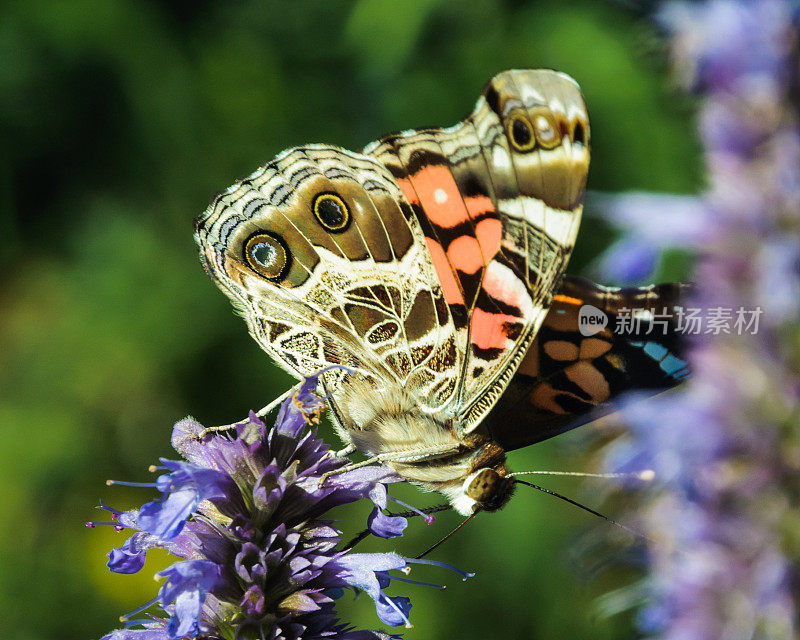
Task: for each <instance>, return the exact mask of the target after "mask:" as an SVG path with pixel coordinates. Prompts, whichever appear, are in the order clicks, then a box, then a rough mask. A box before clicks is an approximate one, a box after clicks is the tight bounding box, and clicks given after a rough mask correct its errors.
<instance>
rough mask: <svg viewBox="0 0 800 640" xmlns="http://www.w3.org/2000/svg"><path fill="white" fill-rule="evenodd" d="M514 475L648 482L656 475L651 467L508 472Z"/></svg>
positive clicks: (510, 475)
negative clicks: (612, 470)
mask: <svg viewBox="0 0 800 640" xmlns="http://www.w3.org/2000/svg"><path fill="white" fill-rule="evenodd" d="M515 476H572V477H575V478H629V479H631V480H644V481H646V482H649V481H650V480H653V479H654V478H655V477H656V472H655V471H653V470H652V469H645V470H644V471H632V472H630V473H584V472H582V471H515V472H514V473H509V474H508V477H509V478H513V477H515Z"/></svg>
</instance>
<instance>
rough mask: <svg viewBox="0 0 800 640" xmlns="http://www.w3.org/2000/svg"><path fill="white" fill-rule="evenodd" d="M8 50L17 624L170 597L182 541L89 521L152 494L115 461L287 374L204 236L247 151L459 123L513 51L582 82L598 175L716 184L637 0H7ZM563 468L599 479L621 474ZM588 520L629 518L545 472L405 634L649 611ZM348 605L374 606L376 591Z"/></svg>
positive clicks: (562, 443) (58, 629)
mask: <svg viewBox="0 0 800 640" xmlns="http://www.w3.org/2000/svg"><path fill="white" fill-rule="evenodd" d="M0 52H2V58H1V59H2V63H1V64H0V127H1V128H2V154H0V182H1V183H2V187H3V188H2V217H0V237H2V240H3V241H2V243H0V261H2V281H0V394H1V396H0V429H1V430H2V432H1V433H2V441H1V442H2V444H1V445H0V513H2V519H1V520H0V621H1V622H2V628H4V629H6V633H8V634H9V636H12V637H14V638H15V639H16V640H33V639H36V640H44V639H56V638H58V639H60V640H69V639H72V638H75V639H81V640H84V639H86V638H98V637H100V636H101V635H103V634H104V633H105V632H106V631H108V630H110V629H112V628H114V627H116V626H118V623H117V616H118V615H119V614H121V613H123V612H125V611H128V610H130V609H133V608H134V607H136V606H138V605H139V604H141V603H142V602H144V601H146V600H148V599H150V598H151V597H152V595H153V594H154V591H155V589H156V585H155V583H154V582H153V581H152V574H153V571H155V570H157V569H159V568H160V567H161V566H163V563H164V558H163V557H162V558H159V557H158V556H157V554H154V557H153V558H151V561H150V562H149V563H148V565H147V567H146V568H145V571H143V572H142V574H141V575H137V576H117V575H112V574H110V573H109V572H108V571H107V570H106V568H105V560H106V558H105V553H106V551H107V550H108V549H109V548H110V547H112V546H118V545H119V544H121V543H122V541H123V540H124V537H125V534H118V533H115V532H114V531H113V530H111V529H110V528H101V529H94V530H88V529H85V528H84V527H83V522H84V521H86V520H88V519H91V518H96V517H98V516H100V513H99V512H95V511H93V509H92V506H93V505H95V504H97V501H98V499H100V498H102V499H104V500H105V501H107V502H109V503H111V504H113V505H114V506H117V507H121V508H130V507H134V506H137V505H140V504H141V503H142V502H144V501H146V500H148V499H150V497H151V494H150V493H149V492H148V491H147V490H125V489H123V488H108V487H106V486H105V485H104V481H105V479H106V478H109V477H113V478H119V479H126V480H147V479H148V475H149V474H147V471H146V469H147V466H148V465H149V464H151V463H152V462H154V461H155V459H156V458H157V457H158V456H170V455H174V454H172V452H171V450H170V448H169V433H170V429H171V425H172V423H173V422H174V421H176V420H177V419H179V418H181V417H183V416H185V415H186V414H192V415H194V416H195V417H197V418H198V419H199V420H200V421H201V422H203V423H205V424H221V423H227V422H230V421H231V420H232V419H236V418H240V417H242V416H244V415H245V414H246V411H247V409H249V408H257V407H260V406H262V405H263V404H265V402H266V401H267V400H269V399H271V398H272V397H274V396H275V395H277V394H278V393H279V392H280V391H282V390H284V389H285V388H286V387H287V385H288V379H287V378H286V376H284V375H283V374H280V373H278V372H276V370H275V369H274V368H273V367H272V366H271V365H270V363H269V362H268V361H267V359H266V357H265V356H264V355H263V354H262V353H261V352H260V351H259V349H258V348H257V346H256V345H255V343H254V342H252V341H251V339H250V338H249V337H248V335H247V333H246V331H245V328H244V325H243V323H242V322H241V320H240V319H238V318H236V317H235V316H234V315H233V313H232V312H231V309H230V308H229V304H228V302H227V300H226V299H225V298H224V296H223V295H222V294H220V293H219V292H218V291H217V290H216V289H215V287H214V286H213V285H212V284H211V282H210V281H209V280H208V279H207V278H206V276H205V274H204V273H203V270H202V269H201V268H200V265H199V264H198V261H197V256H196V251H195V247H194V243H193V240H192V219H193V217H194V216H196V215H197V214H198V213H200V212H201V211H202V210H203V209H204V208H205V206H206V204H207V202H208V201H209V200H210V198H211V197H212V196H213V195H214V193H215V192H217V191H219V190H221V189H223V188H224V187H226V186H227V185H228V184H230V183H231V182H232V181H233V180H234V179H235V178H236V177H238V176H241V175H245V174H247V173H249V172H250V171H252V170H253V169H254V168H255V167H256V166H258V165H260V164H262V163H263V162H264V161H265V160H267V159H269V158H270V157H271V156H273V155H274V154H276V153H277V152H279V151H281V150H282V149H284V148H286V147H289V146H292V145H298V144H304V143H309V142H328V143H334V144H339V145H342V146H344V147H347V148H349V149H354V150H355V149H359V148H361V147H362V146H363V145H364V144H366V143H367V142H369V141H370V140H372V139H374V138H375V137H377V136H378V135H380V134H381V133H384V132H387V131H390V130H397V129H404V128H408V127H414V126H421V125H432V124H435V125H450V124H453V123H455V122H456V121H458V120H460V119H461V118H462V117H463V116H464V115H465V114H466V113H468V112H469V110H470V109H471V108H472V105H473V103H474V101H475V99H476V98H477V96H478V94H479V91H480V89H481V87H482V86H483V84H484V82H485V81H486V80H487V79H488V78H490V77H491V76H492V75H493V74H494V73H496V72H497V71H499V70H502V69H505V68H510V67H540V66H541V67H552V68H556V69H560V70H563V71H566V72H567V73H569V74H571V75H572V76H573V77H575V78H576V79H577V80H578V82H579V83H580V84H581V86H582V88H583V90H584V93H585V96H586V100H587V103H588V105H589V110H590V117H591V120H592V134H593V161H592V168H591V171H590V176H589V188H590V189H594V190H602V191H622V190H629V189H650V190H657V191H660V190H664V191H679V192H686V191H691V190H692V189H693V188H694V187H695V186H696V183H697V175H698V170H697V166H698V161H697V153H696V143H695V140H694V138H693V126H692V123H691V110H690V105H687V104H681V103H679V102H677V100H676V98H674V97H673V96H672V95H671V93H670V90H669V85H668V79H667V78H666V77H665V71H664V68H665V63H664V61H663V60H662V59H661V57H660V52H659V50H658V46H657V39H656V38H655V34H654V33H653V32H652V31H651V30H650V27H649V26H648V24H647V23H646V22H643V21H642V20H641V19H640V18H637V17H635V16H634V15H632V14H631V13H629V12H627V11H626V9H625V8H624V7H623V6H622V5H620V4H612V3H600V2H596V1H585V2H570V3H565V2H559V1H555V0H554V1H539V2H523V1H521V0H516V1H514V0H506V1H505V2H499V1H491V0H475V1H471V2H463V1H458V0H417V1H416V2H401V1H399V0H358V1H344V0H310V1H308V0H298V1H296V2H278V1H257V0H251V1H230V2H208V1H198V0H195V1H194V2H189V1H188V0H184V1H180V2H156V1H155V0H153V1H144V0H143V1H139V2H135V1H133V0H127V1H126V0H116V1H111V0H108V1H101V0H58V1H57V2H53V1H45V0H22V1H18V2H8V1H7V2H5V3H4V7H3V18H2V21H0ZM613 233H614V232H613V230H612V229H610V228H609V227H607V226H606V225H604V224H603V223H602V221H600V220H598V219H596V218H593V219H589V220H587V221H586V222H585V224H584V227H583V229H582V232H581V234H580V236H579V241H578V248H577V252H576V256H575V258H574V259H573V263H572V264H571V269H570V270H571V272H572V273H583V274H586V273H587V269H588V266H589V265H590V264H591V260H592V259H593V258H594V257H596V256H597V254H598V253H599V252H600V251H601V250H602V249H603V248H604V246H606V245H607V244H608V242H609V241H610V240H611V239H612V238H613ZM662 271H663V270H662ZM660 275H661V276H663V277H665V278H670V277H676V276H679V275H680V274H675V273H670V272H669V269H666V271H664V273H662V274H660ZM326 437H328V438H331V439H332V435H331V434H330V433H326ZM582 446H583V445H582V440H581V434H569V435H567V436H563V437H562V438H559V439H557V440H556V441H552V442H548V443H544V444H542V445H539V446H537V447H534V448H532V449H531V450H530V451H520V452H515V453H513V454H512V455H511V465H512V466H513V468H515V469H537V468H538V469H542V468H555V469H580V468H586V465H587V464H588V461H587V460H586V457H585V456H584V455H583V454H582ZM547 486H550V487H552V488H554V489H557V490H561V491H564V492H567V493H569V494H570V495H573V496H576V495H579V496H581V497H582V498H583V499H584V500H586V501H587V502H588V503H589V504H591V505H594V506H596V505H597V504H599V502H600V500H601V498H602V495H603V494H604V492H605V487H602V486H598V485H589V487H590V488H589V489H588V491H587V489H586V487H583V488H582V487H580V486H579V485H577V484H575V483H569V482H555V481H552V482H548V483H547ZM592 486H594V487H596V488H595V489H592V488H591V487H592ZM401 493H402V495H403V497H405V498H406V499H407V500H411V501H413V502H414V503H415V504H417V505H422V504H432V503H433V502H435V497H433V496H423V495H421V494H419V493H418V492H417V491H416V490H415V489H413V488H410V487H409V488H406V489H405V490H404V491H401ZM368 510H369V507H368V505H359V506H358V507H356V508H355V511H357V512H358V513H351V514H347V515H348V517H349V518H351V519H352V518H356V519H358V521H359V522H361V521H363V520H362V519H363V518H364V517H365V516H366V513H367V512H368ZM457 521H458V518H457V517H455V516H453V515H452V514H443V515H441V516H440V517H439V518H438V520H437V523H436V524H435V525H433V526H431V527H425V525H424V524H422V523H420V522H412V525H411V527H410V528H409V532H408V534H407V536H406V537H405V538H402V539H400V540H398V541H391V542H388V543H382V542H376V543H375V544H373V546H372V547H371V548H374V549H386V548H397V549H399V550H401V551H403V552H405V553H406V554H411V555H413V554H414V553H416V552H418V551H420V550H421V549H422V548H424V546H426V545H427V544H428V543H430V542H431V541H433V540H435V539H436V538H438V537H439V536H440V535H442V533H443V532H445V531H447V530H449V528H450V527H451V526H453V525H454V524H455V523H456V522H457ZM346 528H348V530H351V529H354V527H353V525H352V524H348V525H346ZM587 529H588V530H601V531H603V532H606V533H607V529H603V528H602V524H600V523H599V522H596V521H593V520H591V518H590V517H589V516H588V515H587V514H585V513H582V512H580V511H578V510H577V509H573V508H571V507H569V506H568V505H565V504H563V503H560V502H557V501H555V500H554V499H552V498H550V497H548V496H544V495H540V494H536V493H534V492H533V491H531V492H529V493H522V492H521V491H520V492H519V495H518V496H517V497H516V499H515V500H513V501H512V503H511V504H510V505H509V506H508V507H507V508H506V509H505V510H504V511H503V512H502V513H500V514H496V515H492V516H486V517H482V518H479V519H478V520H477V521H476V522H474V523H472V524H471V525H470V527H469V528H468V529H467V530H466V531H464V532H463V534H462V535H460V536H459V537H457V538H455V539H453V540H451V541H450V542H449V543H448V544H447V545H446V546H445V547H443V548H442V549H441V551H440V552H438V553H437V557H438V558H440V559H444V560H450V561H451V562H454V563H455V564H457V565H458V566H460V567H462V568H464V569H469V570H472V571H476V572H477V573H478V576H477V578H475V579H473V580H471V581H469V582H467V583H465V584H462V583H460V582H457V581H456V582H453V581H452V580H450V587H449V588H448V589H447V590H446V591H444V592H438V591H432V590H424V589H421V588H413V587H412V588H410V589H408V590H407V591H408V592H410V595H411V596H412V599H413V601H414V603H415V609H414V611H413V613H412V619H413V621H414V622H415V628H414V629H413V630H410V631H407V632H406V633H407V637H408V638H411V639H414V638H417V639H421V638H434V637H454V638H482V639H485V638H492V637H500V636H501V635H502V637H504V638H537V639H541V640H546V639H558V640H562V639H565V638H593V639H596V640H602V639H605V638H633V637H635V633H634V632H633V631H632V630H631V621H630V618H629V617H628V616H627V615H625V614H623V615H617V616H613V617H610V618H606V617H602V616H600V615H598V607H597V598H598V596H600V595H602V594H604V593H606V592H608V591H609V590H611V589H616V588H618V587H622V586H624V585H626V584H630V583H631V582H633V581H634V580H635V579H636V574H635V572H633V571H629V570H622V569H614V570H607V571H600V572H598V571H597V568H598V567H599V566H602V565H604V564H605V560H606V558H605V557H604V554H610V553H611V551H609V548H610V545H606V544H605V543H604V542H603V541H601V542H600V543H599V544H594V545H593V546H592V547H591V548H590V549H589V550H588V551H587V550H586V548H585V547H586V544H585V540H586V536H585V535H583V533H582V532H585V531H586V530H587ZM366 548H370V547H365V549H366ZM581 549H583V550H581ZM159 563H161V564H159ZM415 575H416V577H417V578H421V579H426V578H433V579H434V580H437V579H439V578H441V577H442V576H440V575H437V574H435V573H427V572H425V573H424V574H423V572H419V573H418V572H416V571H415ZM401 591H402V590H397V589H395V590H394V591H393V593H400V592H401ZM341 610H342V612H343V613H344V614H345V615H346V617H347V618H348V619H349V620H351V621H353V622H354V623H356V624H358V625H360V626H364V627H375V626H376V623H377V619H376V618H375V615H374V608H373V606H372V604H371V602H370V601H369V600H368V599H360V600H358V601H356V602H354V603H353V602H352V598H351V597H349V596H346V597H345V602H343V604H342V606H341Z"/></svg>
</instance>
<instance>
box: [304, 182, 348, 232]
mask: <svg viewBox="0 0 800 640" xmlns="http://www.w3.org/2000/svg"><path fill="white" fill-rule="evenodd" d="M311 211H312V212H313V214H314V217H315V218H316V219H317V222H319V223H320V225H321V226H322V228H323V229H325V230H326V231H330V232H331V233H342V232H343V231H346V230H347V227H348V226H349V224H350V208H349V207H348V206H347V203H346V202H345V201H344V200H343V199H342V198H341V196H339V195H338V194H336V193H332V192H326V193H320V194H317V196H316V197H315V198H314V201H313V202H312V203H311Z"/></svg>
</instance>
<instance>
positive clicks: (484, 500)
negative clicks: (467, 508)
mask: <svg viewBox="0 0 800 640" xmlns="http://www.w3.org/2000/svg"><path fill="white" fill-rule="evenodd" d="M505 474H506V471H505V467H501V468H499V469H497V468H488V467H487V468H483V469H479V470H478V471H476V472H475V473H473V474H472V475H470V476H469V477H467V479H466V480H465V481H464V484H463V486H462V491H463V492H464V495H465V496H466V497H467V498H469V499H470V500H473V501H474V505H472V510H473V511H475V510H476V509H480V510H481V511H497V510H498V509H500V508H502V507H504V506H505V505H506V503H507V502H508V501H509V500H510V499H511V496H512V495H513V493H514V479H513V478H509V477H508V476H507V475H505Z"/></svg>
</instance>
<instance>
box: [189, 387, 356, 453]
mask: <svg viewBox="0 0 800 640" xmlns="http://www.w3.org/2000/svg"><path fill="white" fill-rule="evenodd" d="M300 384H302V383H299V384H296V385H295V386H293V387H291V388H290V389H288V390H287V391H286V392H284V393H283V394H281V395H280V396H278V397H277V398H275V399H274V400H273V401H272V402H270V403H269V404H268V405H267V406H266V407H262V408H261V409H259V410H258V411H256V415H257V416H258V417H259V418H263V417H264V416H266V415H268V414H269V412H270V411H272V410H273V409H274V408H275V407H277V406H279V405H280V404H281V402H283V401H284V400H286V398H288V397H289V396H291V395H292V394H293V393H294V392H295V391H297V389H298V388H299V387H300ZM242 422H247V418H245V419H244V420H239V422H233V423H231V424H224V425H222V426H219V427H206V428H205V429H203V430H202V431H201V432H200V433H198V434H197V436H196V438H197V439H198V440H202V439H203V438H205V437H206V435H208V434H209V433H216V432H218V431H228V430H230V429H235V428H236V425H239V424H242ZM351 453H352V452H351Z"/></svg>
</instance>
